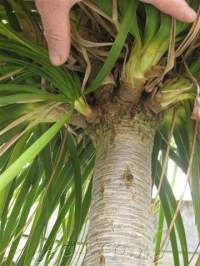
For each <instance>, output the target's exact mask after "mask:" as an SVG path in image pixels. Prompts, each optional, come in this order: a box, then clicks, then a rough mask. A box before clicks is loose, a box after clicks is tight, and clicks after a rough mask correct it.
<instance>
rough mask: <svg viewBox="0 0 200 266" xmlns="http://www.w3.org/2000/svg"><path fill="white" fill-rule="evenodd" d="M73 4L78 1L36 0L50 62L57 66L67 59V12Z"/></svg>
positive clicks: (68, 34) (68, 41)
mask: <svg viewBox="0 0 200 266" xmlns="http://www.w3.org/2000/svg"><path fill="white" fill-rule="evenodd" d="M75 2H78V0H56V1H55V0H36V6H37V8H38V11H39V13H40V14H41V18H42V23H43V26H44V34H45V37H46V40H47V43H48V49H49V55H50V60H51V62H52V63H53V64H54V65H57V66H58V65H61V64H63V63H64V62H65V61H66V60H67V58H68V57H69V52H70V22H69V11H70V9H71V7H72V5H73V4H74V3H75Z"/></svg>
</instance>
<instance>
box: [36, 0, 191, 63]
mask: <svg viewBox="0 0 200 266" xmlns="http://www.w3.org/2000/svg"><path fill="white" fill-rule="evenodd" d="M80 1H81V0H36V6H37V8H38V11H39V13H40V14H41V18H42V23H43V26H44V30H45V37H46V40H47V43H48V49H49V55H50V60H51V62H52V64H54V65H56V66H59V65H62V64H63V63H64V62H65V61H66V60H67V59H68V57H69V53H70V22H69V12H70V9H71V8H72V6H73V5H74V4H75V3H77V2H80ZM132 1H134V0H132ZM141 1H143V2H145V3H149V4H152V5H154V6H155V7H157V8H158V9H160V10H161V11H163V12H165V13H166V14H169V15H171V16H174V17H176V18H177V19H179V20H182V21H185V22H192V21H194V20H195V19H196V13H195V11H194V10H193V9H192V8H190V7H189V6H188V4H187V3H186V1H185V0H141Z"/></svg>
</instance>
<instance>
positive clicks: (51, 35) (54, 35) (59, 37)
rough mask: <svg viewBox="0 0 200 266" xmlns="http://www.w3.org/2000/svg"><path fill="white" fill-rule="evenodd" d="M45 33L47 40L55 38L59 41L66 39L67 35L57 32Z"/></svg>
mask: <svg viewBox="0 0 200 266" xmlns="http://www.w3.org/2000/svg"><path fill="white" fill-rule="evenodd" d="M44 35H45V37H46V39H47V40H53V41H57V42H63V41H65V40H66V38H65V36H64V35H62V34H59V33H56V32H50V31H45V32H44Z"/></svg>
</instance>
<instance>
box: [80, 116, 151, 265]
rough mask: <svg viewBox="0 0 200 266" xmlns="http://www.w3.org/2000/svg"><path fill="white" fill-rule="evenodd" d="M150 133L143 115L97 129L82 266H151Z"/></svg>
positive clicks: (148, 125)
mask: <svg viewBox="0 0 200 266" xmlns="http://www.w3.org/2000/svg"><path fill="white" fill-rule="evenodd" d="M154 124H155V123H154ZM111 128H112V129H111ZM154 133H155V126H154V125H153V123H152V119H149V118H148V116H146V115H144V114H143V113H139V114H137V115H136V116H135V117H134V118H132V119H131V118H130V117H123V118H120V119H118V121H117V122H116V123H114V126H112V127H103V130H101V131H100V134H99V137H98V140H97V158H96V170H95V176H94V180H93V191H92V204H91V210H90V226H89V235H88V243H87V251H86V256H85V260H84V266H97V265H100V266H111V265H112V266H123V265H124V266H129V265H130V266H136V265H137V266H150V265H152V255H153V254H152V253H153V252H152V251H153V235H154V232H153V228H152V213H151V208H150V204H151V153H152V147H153V140H154Z"/></svg>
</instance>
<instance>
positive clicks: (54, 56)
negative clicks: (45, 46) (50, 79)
mask: <svg viewBox="0 0 200 266" xmlns="http://www.w3.org/2000/svg"><path fill="white" fill-rule="evenodd" d="M50 60H51V63H52V64H53V65H55V66H59V65H61V64H62V58H61V56H60V55H59V54H58V53H55V52H54V53H52V52H51V53H50Z"/></svg>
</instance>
